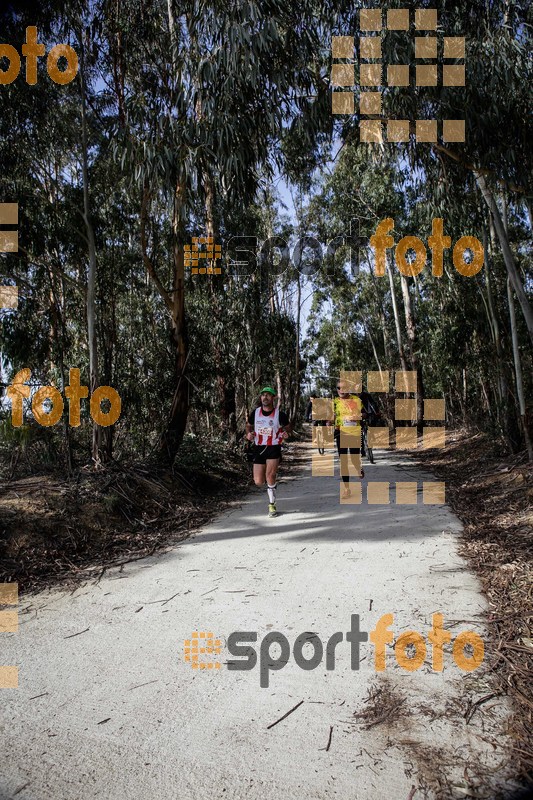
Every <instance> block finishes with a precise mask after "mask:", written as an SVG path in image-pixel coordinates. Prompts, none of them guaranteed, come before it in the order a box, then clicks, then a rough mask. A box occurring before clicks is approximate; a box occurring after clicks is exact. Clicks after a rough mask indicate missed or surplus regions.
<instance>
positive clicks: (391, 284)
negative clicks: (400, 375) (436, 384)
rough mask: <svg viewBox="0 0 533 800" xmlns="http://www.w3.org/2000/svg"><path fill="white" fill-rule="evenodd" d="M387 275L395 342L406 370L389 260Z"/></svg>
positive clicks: (402, 365) (401, 362)
mask: <svg viewBox="0 0 533 800" xmlns="http://www.w3.org/2000/svg"><path fill="white" fill-rule="evenodd" d="M387 275H388V276H389V285H390V294H391V301H392V313H393V315H394V327H395V328H396V343H397V345H398V354H399V356H400V364H401V367H402V369H403V370H404V371H405V372H407V361H406V360H405V351H404V349H403V341H402V329H401V326H400V315H399V314H398V303H397V302H396V291H395V289H394V277H393V275H392V269H391V265H390V262H389V261H388V260H387Z"/></svg>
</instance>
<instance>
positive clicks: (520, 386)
mask: <svg viewBox="0 0 533 800" xmlns="http://www.w3.org/2000/svg"><path fill="white" fill-rule="evenodd" d="M507 298H508V301H509V319H510V323H511V338H512V341H513V358H514V369H515V376H516V394H517V396H518V408H519V411H520V423H521V425H522V432H523V434H524V441H525V444H526V449H527V456H528V459H529V461H533V446H532V444H531V437H530V435H529V425H528V420H527V415H526V400H525V397H524V383H523V380H522V364H521V362H520V349H519V347H518V335H517V331H516V315H515V308H514V298H513V287H512V286H511V278H510V277H508V278H507Z"/></svg>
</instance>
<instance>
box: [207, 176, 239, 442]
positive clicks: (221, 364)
mask: <svg viewBox="0 0 533 800" xmlns="http://www.w3.org/2000/svg"><path fill="white" fill-rule="evenodd" d="M203 186H204V192H205V218H206V233H207V236H209V237H212V239H213V242H214V243H217V242H218V240H219V227H218V222H217V219H216V214H215V182H214V179H213V175H212V174H211V173H210V171H209V167H208V166H206V167H205V169H204V172H203ZM215 265H216V261H212V262H209V266H212V267H213V268H214V267H215ZM208 280H209V295H210V298H211V313H212V315H213V319H214V320H215V322H216V323H217V324H216V325H214V326H213V330H212V335H211V346H212V348H213V357H214V366H215V371H216V391H217V395H218V398H217V399H218V412H219V419H220V427H221V429H222V432H223V434H224V436H225V437H227V439H228V441H230V442H232V441H234V440H235V434H236V430H237V428H236V416H237V415H236V403H235V381H234V380H230V381H229V382H228V380H227V375H228V373H229V369H228V364H227V363H226V361H227V359H226V358H225V353H224V347H223V342H222V339H221V336H220V330H221V329H223V328H224V318H223V317H224V310H225V308H226V304H225V303H224V300H225V298H223V297H221V291H222V289H223V287H222V285H221V281H220V280H218V279H217V276H216V275H210V276H209V279H208Z"/></svg>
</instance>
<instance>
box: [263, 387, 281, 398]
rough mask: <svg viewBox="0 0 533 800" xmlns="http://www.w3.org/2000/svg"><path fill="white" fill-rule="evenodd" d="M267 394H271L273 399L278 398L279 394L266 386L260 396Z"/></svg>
mask: <svg viewBox="0 0 533 800" xmlns="http://www.w3.org/2000/svg"><path fill="white" fill-rule="evenodd" d="M266 392H268V393H269V394H271V395H272V397H276V395H277V392H276V391H275V390H274V389H273V388H272V386H265V387H264V388H263V389H261V391H260V392H259V394H265V393H266Z"/></svg>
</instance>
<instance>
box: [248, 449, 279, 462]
mask: <svg viewBox="0 0 533 800" xmlns="http://www.w3.org/2000/svg"><path fill="white" fill-rule="evenodd" d="M271 458H279V459H281V445H280V444H270V445H268V444H256V445H254V464H266V462H267V460H268V459H271Z"/></svg>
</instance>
